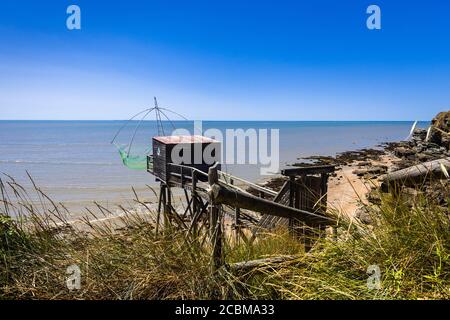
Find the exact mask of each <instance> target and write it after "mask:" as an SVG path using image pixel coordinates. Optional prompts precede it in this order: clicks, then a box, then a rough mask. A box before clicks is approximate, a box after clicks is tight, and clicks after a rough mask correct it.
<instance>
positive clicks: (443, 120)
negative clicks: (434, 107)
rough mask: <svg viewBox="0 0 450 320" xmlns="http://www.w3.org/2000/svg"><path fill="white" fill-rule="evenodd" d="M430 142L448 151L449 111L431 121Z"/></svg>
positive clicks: (441, 113)
mask: <svg viewBox="0 0 450 320" xmlns="http://www.w3.org/2000/svg"><path fill="white" fill-rule="evenodd" d="M430 142H433V143H435V144H437V145H439V146H441V147H444V148H445V149H446V150H449V149H450V110H449V111H444V112H440V113H438V115H437V116H436V117H434V118H433V120H431V132H430Z"/></svg>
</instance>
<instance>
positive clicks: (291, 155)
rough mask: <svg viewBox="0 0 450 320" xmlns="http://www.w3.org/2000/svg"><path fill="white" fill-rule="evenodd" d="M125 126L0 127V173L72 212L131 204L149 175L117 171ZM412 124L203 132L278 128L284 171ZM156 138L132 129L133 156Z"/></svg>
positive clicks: (248, 170)
mask: <svg viewBox="0 0 450 320" xmlns="http://www.w3.org/2000/svg"><path fill="white" fill-rule="evenodd" d="M124 124H125V122H124V121H0V172H2V173H7V174H9V175H11V176H13V177H15V178H16V179H17V180H18V181H20V182H21V183H24V184H25V185H29V182H28V179H27V177H26V172H27V171H28V172H29V173H30V174H31V175H32V176H33V178H34V180H35V181H36V183H37V184H38V185H39V186H41V187H42V188H43V189H44V190H45V191H46V192H47V193H48V194H49V195H50V196H51V197H52V198H53V199H55V200H57V201H62V202H64V203H66V205H68V206H69V207H73V208H77V209H79V208H82V207H84V206H87V205H89V204H90V203H92V201H94V200H96V201H99V202H102V203H103V204H105V205H112V204H115V203H120V202H123V201H128V200H129V199H131V198H132V192H131V187H132V186H134V187H135V188H136V189H137V190H142V192H144V194H148V195H150V194H151V193H150V192H149V190H147V188H146V187H145V186H146V185H153V186H155V185H156V184H155V180H154V177H153V176H151V175H150V174H148V173H147V172H145V171H135V170H131V169H128V168H126V167H125V166H123V164H122V162H121V159H120V157H119V154H118V152H117V149H116V147H115V146H113V145H112V144H111V143H110V142H111V140H112V138H113V137H114V135H115V134H116V132H117V131H118V130H119V129H120V128H121V127H122V126H123V125H124ZM412 124H413V121H404V122H384V121H383V122H376V121H373V122H329V121H317V122H316V121H288V122H285V121H283V122H276V121H275V122H272V121H270V122H269V121H205V122H203V123H202V127H203V129H204V130H206V129H209V128H216V129H219V130H220V131H221V132H225V129H237V128H242V129H244V130H246V129H249V128H254V129H256V130H258V129H269V130H270V129H279V133H280V168H284V167H286V166H288V164H290V163H294V162H296V161H297V158H299V157H305V156H311V155H335V154H336V153H338V152H343V151H347V150H356V149H360V148H366V147H375V146H376V145H378V144H380V143H382V142H386V141H398V140H402V139H405V138H406V137H407V136H408V133H409V131H410V128H411V126H412ZM136 125H137V122H131V123H129V125H128V126H126V127H125V128H124V129H123V130H122V132H121V133H120V135H119V136H118V137H117V139H116V143H119V144H123V145H126V144H128V143H129V142H130V140H131V138H132V136H133V134H134V132H135V128H136ZM173 125H174V126H175V127H177V128H186V129H187V130H189V131H191V132H192V131H193V129H192V128H193V123H192V122H188V121H175V122H174V123H173ZM427 125H428V123H426V122H421V123H419V124H418V126H420V127H426V126H427ZM164 128H165V134H170V133H171V130H172V128H171V124H170V123H168V122H166V123H164ZM155 135H158V132H157V127H156V123H155V122H154V121H145V122H143V123H142V124H141V126H140V127H138V130H137V131H136V135H135V139H134V142H133V145H132V147H131V153H132V154H139V153H142V152H143V150H145V149H148V148H149V147H150V146H151V138H152V137H153V136H155ZM222 168H223V170H225V171H228V172H230V173H231V174H234V175H238V176H241V177H243V178H246V179H249V180H253V181H258V180H260V179H261V178H263V177H262V176H261V175H260V170H259V169H260V168H259V166H258V165H249V164H247V165H223V167H222ZM146 190H147V191H146ZM146 192H147V193H146Z"/></svg>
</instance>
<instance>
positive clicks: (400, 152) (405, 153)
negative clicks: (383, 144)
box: [394, 147, 416, 158]
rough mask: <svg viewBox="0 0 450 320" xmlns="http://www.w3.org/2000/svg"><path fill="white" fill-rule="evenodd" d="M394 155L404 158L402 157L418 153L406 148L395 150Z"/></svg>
mask: <svg viewBox="0 0 450 320" xmlns="http://www.w3.org/2000/svg"><path fill="white" fill-rule="evenodd" d="M394 153H395V155H396V156H397V157H400V158H402V157H407V156H411V155H414V154H415V153H416V151H415V150H412V149H409V148H405V147H398V148H395V150H394Z"/></svg>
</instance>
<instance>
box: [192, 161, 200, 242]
mask: <svg viewBox="0 0 450 320" xmlns="http://www.w3.org/2000/svg"><path fill="white" fill-rule="evenodd" d="M191 175H192V194H191V197H192V212H193V214H192V217H191V218H192V220H191V221H192V224H193V225H192V232H193V233H194V235H195V236H197V221H195V220H196V219H197V215H199V214H201V213H199V212H197V211H198V210H201V208H199V205H198V199H197V174H196V172H195V171H194V170H192V174H191Z"/></svg>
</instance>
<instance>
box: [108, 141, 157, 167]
mask: <svg viewBox="0 0 450 320" xmlns="http://www.w3.org/2000/svg"><path fill="white" fill-rule="evenodd" d="M116 147H117V149H118V150H119V154H120V158H121V159H122V163H123V164H124V165H125V166H126V167H127V168H130V169H133V170H147V155H146V154H144V155H132V154H129V153H128V150H127V146H123V147H120V146H116ZM149 165H150V167H151V165H152V163H149ZM150 169H151V168H150Z"/></svg>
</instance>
